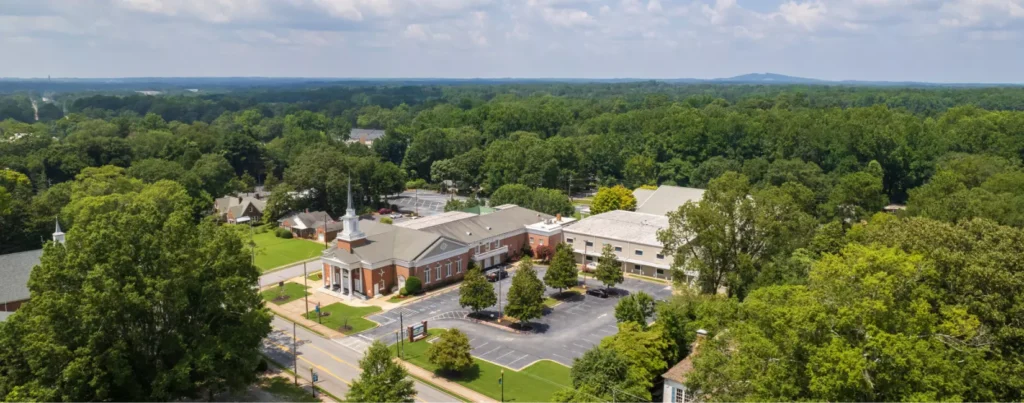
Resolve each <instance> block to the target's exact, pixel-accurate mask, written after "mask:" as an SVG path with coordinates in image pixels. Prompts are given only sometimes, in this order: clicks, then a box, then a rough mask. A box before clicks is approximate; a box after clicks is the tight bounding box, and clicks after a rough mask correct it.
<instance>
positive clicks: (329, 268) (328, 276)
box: [327, 265, 334, 290]
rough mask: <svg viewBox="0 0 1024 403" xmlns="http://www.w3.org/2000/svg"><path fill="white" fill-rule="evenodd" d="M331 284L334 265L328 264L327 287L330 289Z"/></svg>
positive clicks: (332, 282)
mask: <svg viewBox="0 0 1024 403" xmlns="http://www.w3.org/2000/svg"><path fill="white" fill-rule="evenodd" d="M331 284H334V265H330V266H328V270H327V289H328V290H330V289H331Z"/></svg>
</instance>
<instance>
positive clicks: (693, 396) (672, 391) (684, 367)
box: [661, 329, 708, 403]
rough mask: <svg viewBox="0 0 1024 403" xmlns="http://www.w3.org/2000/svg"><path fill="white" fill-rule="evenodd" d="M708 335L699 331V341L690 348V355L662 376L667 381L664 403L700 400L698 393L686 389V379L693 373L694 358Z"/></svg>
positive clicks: (663, 397)
mask: <svg viewBox="0 0 1024 403" xmlns="http://www.w3.org/2000/svg"><path fill="white" fill-rule="evenodd" d="M707 334H708V332H707V331H705V330H704V329H700V330H698V331H697V340H695V341H694V342H693V345H691V346H690V354H689V355H687V356H686V358H683V360H682V361H679V363H678V364H676V365H674V366H672V368H669V369H668V372H666V373H664V374H662V375H661V377H662V378H663V379H664V380H665V386H664V388H665V389H664V393H663V394H662V402H663V403H691V402H697V401H699V400H700V399H699V398H698V396H697V395H698V393H696V392H697V391H695V390H692V389H689V388H687V387H686V379H687V377H688V376H689V375H690V373H691V372H693V358H694V357H695V356H696V355H697V353H698V352H699V351H700V350H699V349H700V345H701V343H703V342H704V338H706V337H707Z"/></svg>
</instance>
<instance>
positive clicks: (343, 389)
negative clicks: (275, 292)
mask: <svg viewBox="0 0 1024 403" xmlns="http://www.w3.org/2000/svg"><path fill="white" fill-rule="evenodd" d="M271 326H272V327H273V330H272V331H271V333H270V335H268V336H267V338H266V339H264V340H263V347H262V348H263V352H264V353H265V354H267V356H269V357H271V358H272V359H273V360H274V361H276V362H278V363H280V364H282V365H284V366H286V367H288V368H289V369H293V370H294V368H293V367H294V364H293V362H297V364H298V372H297V373H298V374H299V377H300V378H302V380H303V381H304V382H305V383H306V384H308V383H309V381H310V380H311V379H312V375H311V373H310V369H313V370H315V371H316V372H317V374H318V378H319V379H318V381H317V386H319V387H321V388H323V389H325V390H327V391H328V392H330V393H331V394H333V395H334V396H337V397H338V398H341V399H344V398H345V394H346V393H348V390H349V386H350V385H351V384H352V380H354V379H356V378H357V377H359V374H360V372H361V370H360V369H359V360H360V359H362V358H363V356H362V354H361V353H358V352H356V351H355V350H352V349H349V348H345V347H343V346H342V345H341V344H339V343H337V342H335V341H333V340H329V339H325V338H323V337H321V336H320V335H318V334H316V333H313V332H310V331H308V330H306V329H305V328H303V327H301V326H295V327H294V332H295V336H297V337H296V339H297V341H296V342H295V343H294V345H295V346H296V347H295V349H294V350H293V348H292V346H293V336H292V332H293V325H292V322H289V321H287V320H285V319H281V318H278V317H275V318H274V319H273V321H272V322H271ZM293 351H296V352H297V354H296V355H294V357H295V358H294V359H293ZM300 382H302V381H300ZM414 383H415V387H416V392H417V395H416V399H415V400H416V401H417V402H421V403H435V402H456V401H458V399H455V398H454V397H452V396H450V395H448V394H447V393H444V392H442V391H440V390H437V389H435V388H433V387H431V386H428V385H426V384H424V383H422V382H419V381H414Z"/></svg>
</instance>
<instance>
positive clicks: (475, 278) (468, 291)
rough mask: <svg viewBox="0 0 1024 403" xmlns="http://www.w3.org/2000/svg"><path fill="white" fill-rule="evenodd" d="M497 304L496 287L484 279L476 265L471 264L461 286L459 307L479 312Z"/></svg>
mask: <svg viewBox="0 0 1024 403" xmlns="http://www.w3.org/2000/svg"><path fill="white" fill-rule="evenodd" d="M497 303H498V297H497V295H495V293H494V287H492V286H491V284H490V283H488V282H487V279H485V278H484V275H483V273H482V272H481V271H480V267H479V266H477V265H476V263H470V267H469V271H468V272H467V273H466V277H465V278H463V279H462V285H461V286H459V305H461V306H462V307H463V308H465V307H469V308H470V309H472V310H473V312H479V311H480V310H481V309H484V308H487V307H490V306H493V305H494V304H497Z"/></svg>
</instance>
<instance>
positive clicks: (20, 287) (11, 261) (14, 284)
mask: <svg viewBox="0 0 1024 403" xmlns="http://www.w3.org/2000/svg"><path fill="white" fill-rule="evenodd" d="M56 227H57V228H56V230H54V232H53V241H54V242H57V243H60V244H63V243H64V231H62V230H61V229H60V223H59V222H58V223H57V225H56ZM42 256H43V250H42V249H36V250H30V251H25V252H15V253H8V254H5V255H0V321H3V320H4V319H5V318H6V317H7V316H8V315H9V314H10V313H13V312H14V311H16V310H18V308H21V306H22V305H23V304H24V303H25V302H28V300H29V296H30V295H29V290H28V278H29V276H30V275H31V274H32V269H34V268H35V267H36V266H38V265H39V260H40V259H41V258H42Z"/></svg>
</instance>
